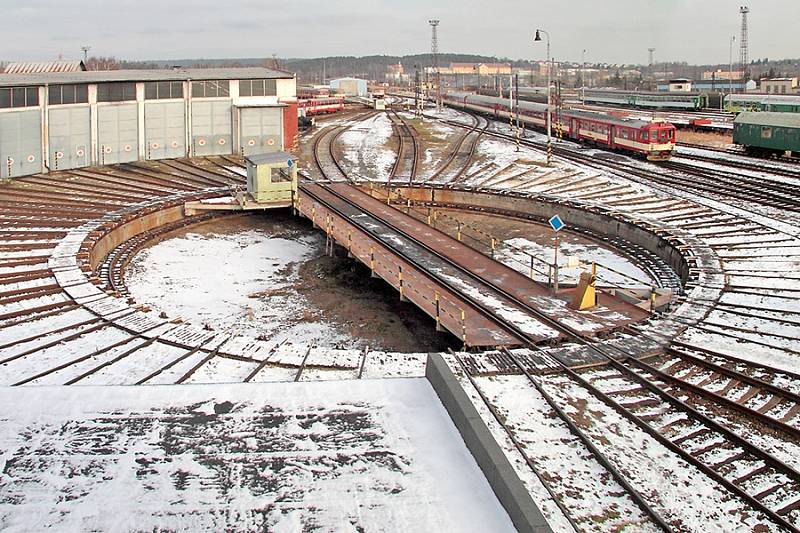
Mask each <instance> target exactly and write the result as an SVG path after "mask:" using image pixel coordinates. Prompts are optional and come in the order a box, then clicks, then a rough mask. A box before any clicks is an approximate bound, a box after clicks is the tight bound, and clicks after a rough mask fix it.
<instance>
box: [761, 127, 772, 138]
mask: <svg viewBox="0 0 800 533" xmlns="http://www.w3.org/2000/svg"><path fill="white" fill-rule="evenodd" d="M761 138H762V139H772V128H770V127H769V126H764V127H762V128H761Z"/></svg>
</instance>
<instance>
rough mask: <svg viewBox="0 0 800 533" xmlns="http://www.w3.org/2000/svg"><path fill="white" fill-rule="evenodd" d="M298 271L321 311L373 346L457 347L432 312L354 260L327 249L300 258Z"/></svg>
mask: <svg viewBox="0 0 800 533" xmlns="http://www.w3.org/2000/svg"><path fill="white" fill-rule="evenodd" d="M299 277H300V280H301V285H302V288H301V289H299V292H300V293H301V294H303V295H304V296H305V297H306V298H307V299H308V300H309V301H310V302H312V303H313V304H314V307H315V308H316V309H317V310H318V312H319V313H320V315H321V316H322V317H324V318H325V319H326V320H329V321H331V322H334V323H338V324H341V325H342V326H343V327H345V328H347V330H348V331H349V332H350V334H351V335H352V336H354V337H357V338H359V339H362V340H364V341H365V342H367V343H368V344H370V345H371V346H381V347H382V348H383V349H386V350H392V351H402V352H413V351H444V350H446V349H447V348H457V347H459V345H458V343H457V340H456V339H455V337H453V336H452V335H450V334H448V333H441V332H437V331H436V329H435V327H434V323H433V320H432V319H431V318H430V317H428V316H427V315H425V314H424V313H422V311H420V310H419V309H418V308H417V307H415V306H414V305H413V304H410V303H407V302H401V301H400V298H399V296H398V294H397V291H395V290H394V289H393V288H392V287H390V286H389V285H388V284H387V283H386V282H384V281H383V280H381V279H375V278H372V277H370V271H369V269H368V268H367V267H366V266H364V265H362V264H361V263H359V262H357V261H355V260H352V259H347V258H346V257H336V256H335V257H330V256H325V255H323V256H322V257H318V258H316V259H314V260H312V261H308V262H306V263H304V264H302V265H301V266H300V271H299Z"/></svg>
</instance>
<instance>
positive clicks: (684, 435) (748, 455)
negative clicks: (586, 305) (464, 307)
mask: <svg viewBox="0 0 800 533" xmlns="http://www.w3.org/2000/svg"><path fill="white" fill-rule="evenodd" d="M334 194H335V195H336V196H337V197H338V198H340V199H341V200H343V201H347V199H346V198H344V197H343V196H342V195H341V194H337V193H335V192H334ZM315 200H317V201H320V202H322V201H324V199H323V198H322V197H320V196H316V197H315ZM328 206H329V207H335V206H333V204H331V203H330V202H329V203H328ZM373 224H374V222H371V223H370V224H369V225H370V226H372V225H373ZM392 229H393V230H395V232H397V234H399V235H402V236H403V237H404V238H408V239H411V240H415V237H414V235H411V234H409V233H407V232H404V231H403V230H402V229H400V228H398V227H396V226H392ZM416 242H417V244H419V245H420V246H423V247H425V244H424V243H423V242H422V241H419V240H416ZM426 248H427V249H428V251H429V252H431V253H434V254H436V251H435V250H433V249H431V248H430V247H426ZM439 259H441V260H442V261H444V262H447V263H449V264H450V265H451V266H452V267H454V268H461V272H462V274H463V275H465V276H467V277H472V278H475V279H477V280H480V281H481V282H483V283H485V284H486V285H488V286H490V287H491V288H493V289H494V291H495V294H496V295H500V296H502V297H503V298H504V299H505V303H504V306H508V305H509V303H508V302H512V303H513V304H514V305H515V307H516V308H517V309H519V310H522V311H523V312H525V313H526V314H528V315H529V316H532V317H535V318H536V319H537V320H538V321H540V322H542V323H544V324H546V325H547V326H548V327H550V328H552V329H553V330H556V331H559V332H560V333H561V334H562V335H564V336H565V337H566V338H568V339H569V340H570V341H572V342H575V343H577V344H580V345H583V346H586V347H588V348H589V349H591V350H592V351H594V352H595V353H596V354H598V355H599V356H601V357H602V358H603V359H604V360H606V361H607V363H606V364H607V366H608V367H609V368H610V370H609V372H611V373H610V374H609V375H608V376H603V375H602V374H599V375H601V377H603V380H600V379H599V378H597V379H595V378H596V376H595V374H590V375H589V377H588V378H587V377H586V376H584V375H581V374H579V373H578V372H576V371H573V370H572V369H571V368H570V367H569V366H568V365H567V364H565V363H561V362H560V361H559V362H558V364H559V367H560V371H561V372H562V373H564V374H565V375H567V376H569V378H571V379H572V380H573V381H575V382H577V383H578V384H579V385H580V386H581V387H583V388H585V389H586V390H588V391H589V392H591V394H593V395H594V396H595V397H597V398H598V399H599V400H601V401H603V402H604V403H606V404H607V405H609V406H610V407H612V408H613V409H614V410H615V411H617V412H618V413H619V414H620V415H621V416H623V417H625V418H626V419H628V420H629V421H630V422H631V423H633V424H635V425H636V426H637V427H639V428H640V429H641V430H642V431H644V432H646V433H647V434H648V435H650V436H651V437H652V438H654V439H655V440H657V441H658V442H659V443H661V444H662V445H663V446H665V447H666V448H668V449H669V450H671V451H672V452H673V453H675V454H677V455H678V456H680V457H681V458H682V459H683V460H685V461H686V462H687V463H689V464H691V465H692V466H694V467H695V468H697V469H699V470H700V471H702V472H703V473H705V474H706V475H707V476H709V477H710V478H711V479H713V480H714V481H715V482H717V483H719V484H720V485H721V486H723V487H725V488H726V489H727V490H728V491H730V492H732V493H733V494H735V495H736V496H737V497H738V498H740V499H741V500H742V501H743V502H746V504H747V505H750V506H752V508H753V509H755V510H756V511H758V512H761V513H763V514H764V515H766V516H768V517H769V518H770V519H771V520H772V521H774V522H775V523H777V524H780V525H781V526H783V527H784V528H786V529H787V530H795V527H796V525H797V521H798V519H800V517H798V516H795V511H796V510H797V509H798V508H800V503H798V502H795V501H794V500H792V501H788V502H787V501H786V500H787V498H790V497H794V496H796V497H798V499H800V485H799V484H798V483H800V474H798V473H797V472H796V471H795V470H794V469H793V468H792V467H790V466H788V465H787V464H786V463H784V462H783V461H781V460H780V459H778V458H776V457H775V456H774V455H772V454H770V453H769V452H767V451H766V450H764V449H763V448H762V447H759V446H757V445H754V444H753V443H752V442H750V441H749V440H746V439H745V438H743V437H740V436H739V435H738V434H736V433H735V432H733V431H731V430H730V429H728V428H726V427H725V426H724V425H722V424H720V423H718V422H716V421H715V420H713V419H712V418H711V417H709V416H706V415H705V414H703V413H701V412H700V411H699V410H697V409H695V408H693V407H691V406H689V405H688V404H687V403H686V402H684V401H683V400H681V399H679V398H678V397H677V395H676V394H675V390H674V389H671V387H672V384H670V383H664V381H663V376H662V375H661V374H659V373H658V372H656V371H654V370H653V369H652V368H651V367H649V366H647V365H646V364H645V363H641V362H639V361H635V360H632V359H629V358H628V356H627V354H624V353H621V354H620V353H612V352H610V351H609V350H608V348H606V347H601V346H599V345H597V344H596V343H595V341H593V340H590V339H587V338H586V337H585V335H584V334H582V333H580V332H578V331H576V330H574V329H573V328H571V327H569V326H566V325H564V324H563V323H559V322H558V321H555V320H553V319H552V318H551V317H549V316H547V315H545V314H544V313H542V312H541V311H539V310H538V309H536V308H534V307H531V306H530V305H528V304H526V303H525V302H523V301H521V300H519V299H518V298H516V297H515V296H514V295H513V294H511V293H509V292H507V291H506V290H505V288H504V287H501V286H498V285H497V284H496V283H495V282H493V281H492V279H487V278H482V277H481V276H480V275H479V274H478V275H476V274H475V273H473V272H471V271H469V270H467V269H464V268H463V267H460V265H459V264H457V263H455V262H453V261H452V260H451V259H449V258H448V257H446V256H444V255H441V254H439ZM418 266H420V268H423V269H424V268H425V267H424V265H422V264H420V265H418ZM470 303H471V304H472V305H473V306H474V308H476V309H478V310H479V311H481V312H483V313H484V314H485V315H486V316H490V317H492V318H493V319H494V320H495V321H497V322H498V323H499V324H502V325H503V326H504V327H505V328H506V329H507V330H508V331H511V332H512V333H513V334H514V335H516V336H517V337H518V338H519V339H523V340H526V341H527V344H528V346H529V347H530V348H532V349H537V344H538V340H539V339H535V340H534V339H532V338H531V336H530V334H529V333H528V332H527V331H526V330H525V329H523V328H520V327H519V325H518V324H515V323H513V322H509V321H508V320H506V319H505V318H504V316H503V315H502V314H499V313H498V312H497V309H496V308H491V307H488V306H485V305H483V304H482V303H481V301H480V300H472V301H471V302H470ZM620 358H621V359H622V361H620V360H618V359H620ZM520 366H521V365H520ZM612 370H613V372H612ZM593 372H594V371H593ZM621 380H622V381H624V382H625V383H627V384H628V386H627V387H626V388H625V391H626V393H630V394H634V395H638V396H637V400H636V401H635V402H634V403H633V404H626V403H625V402H624V401H620V400H619V399H617V398H614V391H613V390H610V389H609V386H608V384H609V383H615V382H619V381H621ZM633 387H635V388H633ZM691 392H692V393H696V391H695V390H692V391H691ZM706 397H708V395H706ZM713 400H714V401H716V403H717V405H716V408H717V409H722V408H723V407H730V406H729V405H728V404H726V403H725V402H720V401H719V399H718V398H717V397H713ZM653 408H655V409H656V410H657V411H659V410H660V411H663V412H660V415H659V418H658V419H653V418H652V416H651V415H645V414H644V413H645V412H651V410H652V409H653ZM661 415H663V416H661ZM676 417H682V419H685V420H686V422H685V424H683V425H681V426H680V427H678V426H676V425H675V424H674V420H675V419H676ZM577 435H579V436H580V438H581V439H582V440H585V439H588V437H587V436H586V435H583V434H580V433H578V434H577ZM709 442H711V444H713V445H709ZM719 447H722V448H724V449H725V450H726V451H728V452H730V453H729V454H728V456H726V457H725V458H724V460H719V458H718V456H717V455H714V454H710V452H712V451H714V450H715V449H717V448H719ZM596 456H597V459H598V460H599V461H600V462H605V461H607V459H606V458H603V457H602V456H600V455H597V454H596ZM787 480H788V481H787ZM618 481H619V480H618ZM626 483H627V482H626ZM765 486H766V487H765ZM754 487H758V489H756V488H754ZM629 494H631V495H632V498H633V499H634V500H637V498H641V496H639V495H638V493H637V492H636V491H631V490H629ZM637 501H638V500H637ZM641 508H642V510H643V511H645V512H647V514H648V516H650V518H651V519H653V520H654V521H656V523H658V524H659V525H660V526H662V527H665V526H666V524H667V523H668V520H667V519H665V518H663V517H660V516H659V515H658V514H657V513H655V512H654V511H653V510H652V509H650V508H649V506H646V505H642V506H641Z"/></svg>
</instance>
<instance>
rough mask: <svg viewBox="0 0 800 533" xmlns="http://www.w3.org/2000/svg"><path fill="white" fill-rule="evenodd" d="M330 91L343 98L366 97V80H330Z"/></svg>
mask: <svg viewBox="0 0 800 533" xmlns="http://www.w3.org/2000/svg"><path fill="white" fill-rule="evenodd" d="M331 91H333V92H336V93H339V94H344V95H345V96H367V80H360V79H358V78H339V79H336V80H331Z"/></svg>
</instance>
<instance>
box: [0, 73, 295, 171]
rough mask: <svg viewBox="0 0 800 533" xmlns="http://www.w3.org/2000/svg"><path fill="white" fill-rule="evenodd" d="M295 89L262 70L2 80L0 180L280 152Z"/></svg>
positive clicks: (289, 138)
mask: <svg viewBox="0 0 800 533" xmlns="http://www.w3.org/2000/svg"><path fill="white" fill-rule="evenodd" d="M296 90H297V84H296V80H295V77H294V75H293V74H291V73H288V72H282V71H276V70H270V69H265V68H219V69H173V70H115V71H102V72H83V71H76V72H66V73H65V72H58V73H32V74H2V75H0V178H8V177H14V176H23V175H28V174H36V173H40V172H48V171H54V170H63V169H71V168H78V167H84V166H90V165H105V164H112V163H125V162H131V161H136V160H145V159H164V158H174V157H193V156H206V155H222V154H240V155H250V154H259V153H266V152H274V151H279V150H285V149H289V148H291V147H292V145H293V144H294V142H295V140H296V136H297V99H296Z"/></svg>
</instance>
